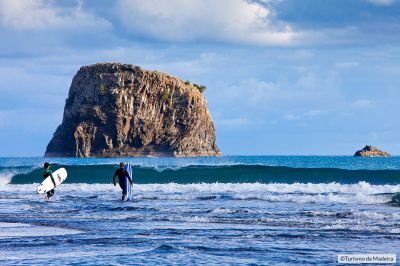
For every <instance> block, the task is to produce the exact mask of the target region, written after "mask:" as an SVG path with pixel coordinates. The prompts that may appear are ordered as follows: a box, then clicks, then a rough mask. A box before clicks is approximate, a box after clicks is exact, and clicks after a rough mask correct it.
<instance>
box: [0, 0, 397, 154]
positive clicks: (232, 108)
mask: <svg viewBox="0 0 400 266" xmlns="http://www.w3.org/2000/svg"><path fill="white" fill-rule="evenodd" d="M0 38H1V39H0V40H1V41H0V156H42V155H43V154H44V151H45V149H46V146H47V144H48V142H49V141H50V139H51V137H52V135H53V133H54V131H55V130H56V128H57V126H58V125H59V124H60V123H61V121H62V115H63V110H64V104H65V100H66V98H67V96H68V90H69V87H70V84H71V80H72V78H73V76H74V75H75V74H76V72H77V71H78V69H79V68H80V67H81V66H83V65H89V64H94V63H97V62H120V63H129V64H135V65H139V66H141V67H143V68H145V69H149V70H158V71H162V72H167V73H170V74H172V75H175V76H177V77H180V78H182V79H183V80H190V81H192V82H194V83H199V84H203V85H205V86H207V90H206V92H205V93H204V95H205V97H206V99H207V101H208V108H209V111H210V113H211V115H212V118H213V120H214V123H215V126H216V134H217V145H218V146H219V148H220V149H221V151H222V153H223V154H224V155H352V154H354V152H355V151H356V150H358V149H361V148H362V147H363V146H364V145H366V144H371V145H374V146H377V147H379V148H381V149H383V150H387V151H389V152H391V153H392V154H398V155H400V120H399V118H398V116H399V114H400V104H399V98H400V97H399V96H400V1H399V0H346V1H335V0H302V1H298V0H218V1H215V0H146V1H139V0H87V1H75V0H59V1H55V0H53V1H52V0H0Z"/></svg>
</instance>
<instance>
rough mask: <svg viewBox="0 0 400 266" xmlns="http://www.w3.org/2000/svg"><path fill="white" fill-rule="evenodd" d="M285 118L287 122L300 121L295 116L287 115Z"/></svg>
mask: <svg viewBox="0 0 400 266" xmlns="http://www.w3.org/2000/svg"><path fill="white" fill-rule="evenodd" d="M283 118H285V119H286V120H290V121H293V120H298V119H299V118H300V117H299V116H296V115H294V114H286V115H285V116H284V117H283Z"/></svg>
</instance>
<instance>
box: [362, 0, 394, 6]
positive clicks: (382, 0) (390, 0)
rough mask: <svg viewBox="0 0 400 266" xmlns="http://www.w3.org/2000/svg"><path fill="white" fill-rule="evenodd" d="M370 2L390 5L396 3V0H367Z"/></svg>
mask: <svg viewBox="0 0 400 266" xmlns="http://www.w3.org/2000/svg"><path fill="white" fill-rule="evenodd" d="M367 1H368V2H369V3H371V4H374V5H378V6H390V5H392V4H394V3H395V2H396V1H395V0H367Z"/></svg>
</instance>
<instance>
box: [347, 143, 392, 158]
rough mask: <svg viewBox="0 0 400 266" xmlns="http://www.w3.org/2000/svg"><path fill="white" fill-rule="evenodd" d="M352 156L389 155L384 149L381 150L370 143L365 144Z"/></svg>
mask: <svg viewBox="0 0 400 266" xmlns="http://www.w3.org/2000/svg"><path fill="white" fill-rule="evenodd" d="M354 156H364V157H389V156H391V155H390V153H388V152H386V151H381V150H380V149H378V148H376V147H372V146H371V145H366V146H365V147H364V148H363V149H362V150H359V151H357V152H356V153H355V154H354Z"/></svg>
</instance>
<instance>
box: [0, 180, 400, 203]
mask: <svg viewBox="0 0 400 266" xmlns="http://www.w3.org/2000/svg"><path fill="white" fill-rule="evenodd" d="M37 186H38V184H25V185H10V184H8V185H3V186H0V191H10V192H22V191H25V192H30V191H34V190H35V189H36V187H37ZM57 190H58V191H60V193H63V194H73V195H75V194H79V195H81V194H82V193H85V194H88V193H93V194H96V195H100V196H104V195H109V194H110V193H112V195H114V194H117V193H119V191H120V190H119V187H118V186H117V187H114V186H113V185H112V184H63V185H61V186H60V187H59V188H57ZM133 191H134V198H135V199H137V200H201V199H202V198H203V197H204V196H215V197H217V198H218V197H222V196H228V197H230V198H232V199H234V200H264V201H271V202H293V203H329V202H332V203H344V204H353V203H358V204H380V203H385V202H388V201H389V200H390V197H391V195H390V193H395V192H398V191H400V185H371V184H369V183H366V182H359V183H357V184H339V183H328V184H324V183H321V184H311V183H294V184H282V183H274V184H261V183H242V184H237V183H199V184H176V183H169V184H140V185H138V184H135V185H134V186H133ZM210 199H211V200H212V199H213V198H212V197H211V198H210Z"/></svg>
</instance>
